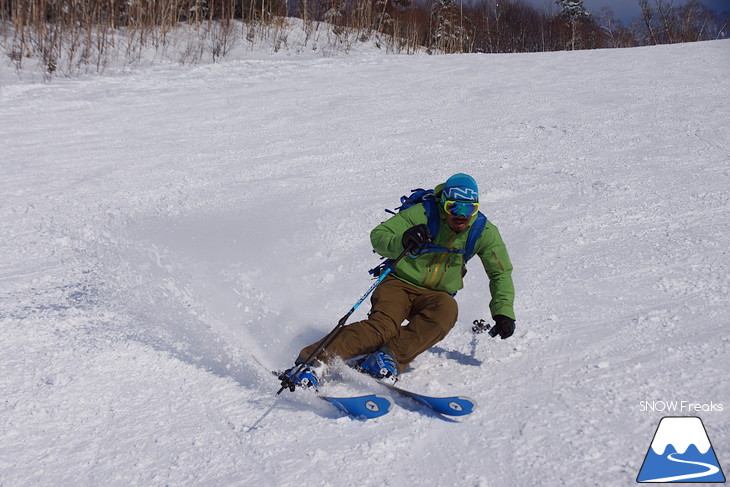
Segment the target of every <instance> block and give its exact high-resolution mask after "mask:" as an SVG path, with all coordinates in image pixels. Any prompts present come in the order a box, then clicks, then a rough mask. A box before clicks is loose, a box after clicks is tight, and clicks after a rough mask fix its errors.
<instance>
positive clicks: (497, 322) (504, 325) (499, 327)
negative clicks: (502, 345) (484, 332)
mask: <svg viewBox="0 0 730 487" xmlns="http://www.w3.org/2000/svg"><path fill="white" fill-rule="evenodd" d="M514 332H515V320H513V319H512V318H508V317H506V316H504V315H497V316H495V317H494V326H493V327H492V329H491V331H490V332H489V334H490V335H492V336H497V335H499V336H500V337H502V340H504V339H505V338H509V337H511V336H512V334H513V333H514Z"/></svg>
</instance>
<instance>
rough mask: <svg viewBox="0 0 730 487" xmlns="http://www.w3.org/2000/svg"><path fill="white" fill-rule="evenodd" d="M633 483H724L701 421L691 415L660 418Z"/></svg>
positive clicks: (720, 469) (723, 477)
mask: <svg viewBox="0 0 730 487" xmlns="http://www.w3.org/2000/svg"><path fill="white" fill-rule="evenodd" d="M636 481H637V482H639V483H650V482H651V483H659V482H680V483H684V482H708V483H723V482H725V475H724V474H723V472H722V468H721V467H720V463H719V462H718V461H717V456H716V455H715V450H714V449H713V448H712V444H711V443H710V437H709V436H707V430H705V425H704V424H703V423H702V420H701V419H700V418H698V417H695V416H681V417H677V416H667V417H664V418H662V420H661V421H660V422H659V426H658V427H657V430H656V433H654V439H653V440H652V442H651V445H650V446H649V450H648V451H647V452H646V457H645V458H644V463H643V464H642V466H641V470H640V471H639V475H638V477H636Z"/></svg>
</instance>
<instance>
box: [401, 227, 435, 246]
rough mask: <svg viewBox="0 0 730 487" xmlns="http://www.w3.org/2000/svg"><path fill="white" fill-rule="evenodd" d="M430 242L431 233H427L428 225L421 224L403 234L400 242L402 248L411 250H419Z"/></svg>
mask: <svg viewBox="0 0 730 487" xmlns="http://www.w3.org/2000/svg"><path fill="white" fill-rule="evenodd" d="M430 241H431V232H429V231H428V225H425V224H423V223H421V224H420V225H416V226H414V227H411V228H409V229H408V230H406V231H405V232H403V239H402V240H401V242H402V243H403V248H404V249H411V250H416V249H420V248H421V247H423V246H424V245H426V244H427V243H429V242H430Z"/></svg>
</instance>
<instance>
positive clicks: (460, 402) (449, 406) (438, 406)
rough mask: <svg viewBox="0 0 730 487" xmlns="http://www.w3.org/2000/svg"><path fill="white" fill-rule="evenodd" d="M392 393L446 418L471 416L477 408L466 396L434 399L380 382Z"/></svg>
mask: <svg viewBox="0 0 730 487" xmlns="http://www.w3.org/2000/svg"><path fill="white" fill-rule="evenodd" d="M378 382H380V383H381V384H382V385H384V386H385V387H387V388H388V389H390V390H391V391H395V392H397V393H398V394H401V395H403V396H406V397H410V398H411V399H413V400H415V401H418V402H419V403H421V404H423V405H424V406H427V407H429V408H431V409H432V410H434V411H436V412H437V413H440V414H443V415H446V416H465V415H467V414H471V413H473V412H474V410H475V409H476V407H477V404H476V402H474V400H473V399H471V398H468V397H464V396H440V397H434V396H426V395H424V394H418V393H417V392H413V391H407V390H405V389H401V388H400V387H398V386H394V385H392V384H388V383H387V382H383V381H378Z"/></svg>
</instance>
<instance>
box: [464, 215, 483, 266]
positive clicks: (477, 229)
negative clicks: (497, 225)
mask: <svg viewBox="0 0 730 487" xmlns="http://www.w3.org/2000/svg"><path fill="white" fill-rule="evenodd" d="M487 222H488V220H487V217H486V216H485V215H484V213H482V212H481V211H480V212H479V214H478V215H477V219H476V220H475V221H474V224H473V225H472V226H471V229H470V230H469V236H468V237H467V239H466V249H465V250H466V253H465V254H464V264H466V263H467V262H468V261H469V259H471V258H472V257H473V256H474V247H476V245H477V240H479V237H481V236H482V232H483V231H484V229H485V228H486V227H487Z"/></svg>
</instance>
